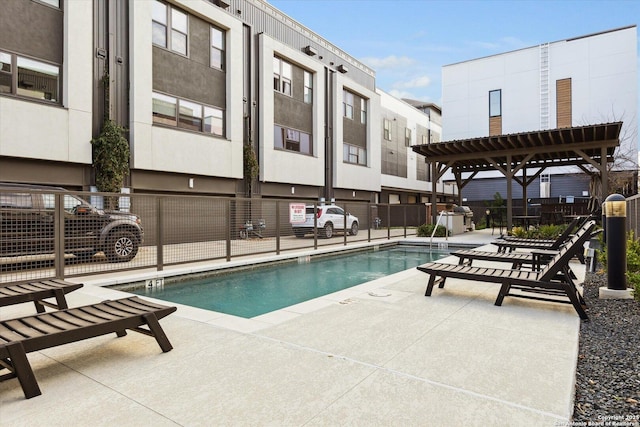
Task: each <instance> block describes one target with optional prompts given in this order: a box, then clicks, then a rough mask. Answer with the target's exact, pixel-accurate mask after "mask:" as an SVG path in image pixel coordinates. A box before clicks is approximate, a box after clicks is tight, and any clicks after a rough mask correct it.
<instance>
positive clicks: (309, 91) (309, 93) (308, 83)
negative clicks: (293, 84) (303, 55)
mask: <svg viewBox="0 0 640 427" xmlns="http://www.w3.org/2000/svg"><path fill="white" fill-rule="evenodd" d="M304 102H306V103H307V104H311V103H312V102H313V74H311V73H310V72H308V71H305V72H304Z"/></svg>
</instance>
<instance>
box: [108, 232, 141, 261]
mask: <svg viewBox="0 0 640 427" xmlns="http://www.w3.org/2000/svg"><path fill="white" fill-rule="evenodd" d="M137 253H138V239H136V238H135V236H134V235H133V234H132V233H131V232H130V231H126V230H120V231H115V232H113V233H111V235H109V238H108V239H107V249H106V250H105V255H107V259H108V260H109V261H110V262H128V261H131V260H132V259H133V258H134V257H135V256H136V254H137Z"/></svg>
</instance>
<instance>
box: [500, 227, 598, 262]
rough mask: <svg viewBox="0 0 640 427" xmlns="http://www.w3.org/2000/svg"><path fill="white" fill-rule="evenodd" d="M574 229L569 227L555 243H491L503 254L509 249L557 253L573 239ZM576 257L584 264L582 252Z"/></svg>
mask: <svg viewBox="0 0 640 427" xmlns="http://www.w3.org/2000/svg"><path fill="white" fill-rule="evenodd" d="M576 220H577V218H576ZM574 221H575V220H574ZM586 223H588V221H587V222H585V224H586ZM580 228H582V227H580ZM573 229H574V227H572V226H569V227H567V228H566V229H565V230H564V232H563V233H562V234H561V235H560V236H558V238H557V239H555V240H553V241H549V240H539V239H520V240H504V239H498V240H494V241H493V242H491V244H493V245H496V246H497V247H498V252H503V253H506V252H507V249H508V251H509V252H513V251H514V250H516V249H541V250H552V251H557V250H559V249H560V247H561V246H562V245H563V244H564V243H565V242H567V240H568V239H569V237H571V233H572V232H573ZM576 256H577V257H578V259H579V260H580V262H581V263H582V264H584V255H583V254H582V252H578V253H576Z"/></svg>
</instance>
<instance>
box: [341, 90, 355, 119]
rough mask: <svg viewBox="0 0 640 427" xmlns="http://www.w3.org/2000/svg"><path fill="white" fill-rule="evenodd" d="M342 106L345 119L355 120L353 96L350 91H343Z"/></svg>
mask: <svg viewBox="0 0 640 427" xmlns="http://www.w3.org/2000/svg"><path fill="white" fill-rule="evenodd" d="M342 105H343V107H344V108H343V109H344V117H346V118H348V119H353V94H352V93H351V92H349V91H346V90H343V91H342Z"/></svg>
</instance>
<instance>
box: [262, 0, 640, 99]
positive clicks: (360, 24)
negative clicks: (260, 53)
mask: <svg viewBox="0 0 640 427" xmlns="http://www.w3.org/2000/svg"><path fill="white" fill-rule="evenodd" d="M269 3H271V4H272V5H273V6H274V7H276V8H277V9H279V10H280V11H282V12H283V13H285V14H286V15H288V16H289V17H291V18H293V19H294V20H296V21H298V22H299V23H300V24H302V25H303V26H305V27H307V28H308V29H310V30H312V31H313V32H315V33H317V34H318V35H320V36H321V37H323V38H325V39H326V40H328V41H329V42H331V43H332V44H334V45H336V46H337V47H339V48H340V49H342V50H344V51H345V52H347V53H348V54H350V55H351V56H353V57H354V58H356V59H358V60H359V61H361V62H363V63H364V64H366V65H368V66H369V67H371V68H373V69H374V70H375V72H376V86H377V87H379V88H380V89H382V90H384V91H385V92H387V93H389V94H391V95H393V96H395V97H397V98H410V99H416V100H420V101H425V102H433V103H435V104H438V105H442V102H441V92H442V88H441V70H442V66H444V65H449V64H454V63H456V62H461V61H466V60H470V59H476V58H481V57H484V56H489V55H494V54H498V53H504V52H509V51H512V50H516V49H520V48H525V47H531V46H536V45H539V44H541V43H547V42H554V41H558V40H564V39H568V38H573V37H578V36H584V35H588V34H593V33H597V32H601V31H606V30H611V29H614V28H620V27H626V26H629V25H638V24H639V23H640V22H639V21H640V0H610V1H606V0H602V1H578V0H558V1H550V0H536V1H528V0H512V1H488V0H486V1H485V0H475V1H468V0H448V1H444V0H269ZM638 45H639V46H640V42H639V43H638ZM638 57H639V61H638V62H639V67H638V68H639V69H640V54H639V55H638Z"/></svg>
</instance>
